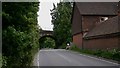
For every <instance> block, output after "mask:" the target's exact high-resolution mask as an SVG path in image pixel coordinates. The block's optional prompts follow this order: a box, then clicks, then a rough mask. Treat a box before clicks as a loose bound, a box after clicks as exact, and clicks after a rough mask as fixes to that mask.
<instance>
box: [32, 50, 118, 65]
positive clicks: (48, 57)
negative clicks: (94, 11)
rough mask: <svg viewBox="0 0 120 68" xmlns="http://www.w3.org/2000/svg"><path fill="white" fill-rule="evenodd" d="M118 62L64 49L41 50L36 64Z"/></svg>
mask: <svg viewBox="0 0 120 68" xmlns="http://www.w3.org/2000/svg"><path fill="white" fill-rule="evenodd" d="M116 65H118V64H117V63H114V62H110V61H107V60H103V59H99V58H96V57H93V56H88V55H83V54H80V53H77V52H73V51H68V50H64V49H46V50H40V51H39V52H38V54H37V55H36V58H35V60H34V66H116Z"/></svg>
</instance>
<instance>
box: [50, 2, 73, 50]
mask: <svg viewBox="0 0 120 68" xmlns="http://www.w3.org/2000/svg"><path fill="white" fill-rule="evenodd" d="M53 6H54V8H53V9H52V10H51V16H52V24H53V25H54V28H53V33H54V36H55V38H56V39H57V47H56V48H58V47H60V46H61V45H63V44H66V43H67V42H69V41H71V40H72V39H71V36H72V35H71V14H72V3H71V2H60V3H58V4H57V7H56V6H55V4H53Z"/></svg>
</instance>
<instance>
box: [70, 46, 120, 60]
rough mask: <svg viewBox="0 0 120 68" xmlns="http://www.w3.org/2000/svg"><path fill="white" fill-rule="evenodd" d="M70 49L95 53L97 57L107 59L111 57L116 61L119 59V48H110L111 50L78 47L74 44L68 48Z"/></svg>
mask: <svg viewBox="0 0 120 68" xmlns="http://www.w3.org/2000/svg"><path fill="white" fill-rule="evenodd" d="M70 50H73V51H77V52H80V53H85V54H90V55H95V56H98V57H103V58H107V59H112V60H116V61H120V50H119V49H112V50H100V49H98V50H90V49H80V48H78V47H76V46H75V45H74V46H72V47H71V48H70Z"/></svg>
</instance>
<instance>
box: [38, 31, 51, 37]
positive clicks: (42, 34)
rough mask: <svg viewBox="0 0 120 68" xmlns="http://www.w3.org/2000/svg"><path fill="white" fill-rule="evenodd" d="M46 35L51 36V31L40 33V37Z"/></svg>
mask: <svg viewBox="0 0 120 68" xmlns="http://www.w3.org/2000/svg"><path fill="white" fill-rule="evenodd" d="M46 35H50V36H52V35H53V31H49V30H41V31H40V36H41V37H42V36H46Z"/></svg>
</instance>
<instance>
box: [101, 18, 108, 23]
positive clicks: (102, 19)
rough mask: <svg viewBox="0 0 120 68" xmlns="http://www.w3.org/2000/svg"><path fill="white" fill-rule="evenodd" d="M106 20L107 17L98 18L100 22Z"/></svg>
mask: <svg viewBox="0 0 120 68" xmlns="http://www.w3.org/2000/svg"><path fill="white" fill-rule="evenodd" d="M106 20H108V17H101V18H100V22H104V21H106Z"/></svg>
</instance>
